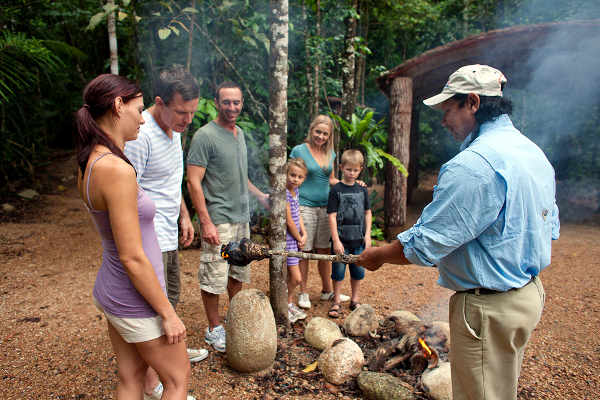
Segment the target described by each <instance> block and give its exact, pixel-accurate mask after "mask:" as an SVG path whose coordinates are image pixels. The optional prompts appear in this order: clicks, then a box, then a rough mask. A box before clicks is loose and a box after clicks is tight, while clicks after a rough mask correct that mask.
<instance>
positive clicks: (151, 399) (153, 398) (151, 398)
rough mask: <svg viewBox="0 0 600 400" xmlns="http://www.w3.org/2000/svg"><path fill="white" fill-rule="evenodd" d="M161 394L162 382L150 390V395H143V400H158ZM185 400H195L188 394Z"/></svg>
mask: <svg viewBox="0 0 600 400" xmlns="http://www.w3.org/2000/svg"><path fill="white" fill-rule="evenodd" d="M162 393H163V385H162V382H158V385H156V387H155V388H154V389H153V390H152V393H151V394H146V393H144V400H160V398H161V397H162ZM186 400H196V398H195V397H194V396H192V395H190V394H188V395H187V397H186Z"/></svg>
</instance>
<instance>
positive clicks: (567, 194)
mask: <svg viewBox="0 0 600 400" xmlns="http://www.w3.org/2000/svg"><path fill="white" fill-rule="evenodd" d="M552 3H553V4H548V2H544V9H546V10H548V9H554V10H555V11H556V10H561V9H562V10H563V12H567V11H568V12H569V14H563V15H570V17H569V19H570V20H583V19H587V20H588V25H587V27H584V25H583V24H585V22H586V21H579V23H580V24H579V25H576V23H574V24H570V23H564V24H562V25H561V24H557V26H556V30H555V31H553V33H551V34H550V35H548V36H547V37H546V39H545V40H544V42H543V43H542V44H541V45H537V46H536V48H535V49H533V51H532V52H531V53H530V55H529V57H528V58H527V59H524V60H523V64H522V65H523V68H522V69H523V70H526V71H530V73H529V79H528V80H527V83H526V84H525V85H524V86H523V87H522V88H519V89H512V88H511V86H510V85H511V78H510V76H507V77H508V85H507V90H506V95H507V97H508V98H510V99H511V100H512V101H513V102H514V105H515V107H514V110H515V112H514V114H513V122H514V123H515V125H516V126H517V128H519V129H520V130H521V131H522V132H523V133H524V134H525V135H526V136H528V137H529V138H530V139H532V140H533V141H534V142H535V143H536V144H538V145H539V146H540V147H541V148H542V149H543V150H544V152H545V153H546V155H547V156H548V159H549V160H550V162H551V163H552V164H553V166H554V168H555V171H556V176H557V201H558V203H559V208H560V209H561V220H562V221H576V222H582V221H586V220H589V219H593V218H595V217H594V214H597V213H598V212H599V211H600V144H599V143H598V142H599V141H598V138H599V137H600V57H599V56H598V55H599V54H600V22H599V21H598V20H596V21H595V24H596V25H595V27H594V26H593V22H594V21H589V19H590V18H594V17H595V18H600V2H597V1H572V2H567V3H568V4H566V5H565V2H564V1H562V2H558V1H556V2H552ZM554 3H555V4H554ZM532 12H535V10H533V9H532V8H531V4H529V7H527V8H524V9H521V10H519V11H517V14H519V15H520V18H521V19H523V20H535V14H528V13H532ZM528 15H529V17H528ZM540 22H543V21H540ZM515 69H518V67H517V68H515Z"/></svg>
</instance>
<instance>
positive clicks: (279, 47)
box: [269, 0, 289, 324]
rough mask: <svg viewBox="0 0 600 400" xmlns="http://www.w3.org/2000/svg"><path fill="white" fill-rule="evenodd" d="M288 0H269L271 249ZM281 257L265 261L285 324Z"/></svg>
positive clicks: (277, 219) (277, 203)
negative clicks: (267, 263) (267, 262)
mask: <svg viewBox="0 0 600 400" xmlns="http://www.w3.org/2000/svg"><path fill="white" fill-rule="evenodd" d="M288 18H289V17H288V0H271V29H270V41H271V51H270V55H269V70H270V71H269V75H270V77H271V79H270V82H271V85H270V89H269V92H270V93H269V173H270V180H271V236H270V237H269V244H270V246H271V249H275V250H283V249H285V233H286V223H285V218H286V197H285V183H286V173H285V163H286V159H287V153H286V149H287V86H288ZM285 261H286V260H285V258H284V256H273V257H271V259H270V261H269V296H270V300H271V307H273V312H274V314H275V320H276V321H277V323H278V324H282V323H286V324H287V323H289V322H288V313H287V283H286V281H287V280H286V277H287V268H286V263H285Z"/></svg>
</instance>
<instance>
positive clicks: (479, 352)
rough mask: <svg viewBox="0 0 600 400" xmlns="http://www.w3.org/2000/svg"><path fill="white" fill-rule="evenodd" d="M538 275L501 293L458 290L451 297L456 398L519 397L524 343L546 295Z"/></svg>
mask: <svg viewBox="0 0 600 400" xmlns="http://www.w3.org/2000/svg"><path fill="white" fill-rule="evenodd" d="M545 297H546V295H545V293H544V288H543V286H542V282H541V281H540V279H539V278H538V277H536V278H534V279H533V280H532V281H531V282H529V283H528V284H527V285H525V286H523V287H522V288H520V289H513V290H509V291H507V292H503V293H498V294H481V295H476V294H469V293H465V292H457V293H455V294H454V295H452V297H451V298H450V310H449V319H450V337H451V345H450V362H451V374H452V396H453V399H454V400H463V399H469V400H484V399H485V400H496V399H497V400H507V399H516V398H517V385H518V380H519V374H520V372H521V365H522V362H523V354H524V352H525V347H526V346H527V342H528V341H529V337H530V336H531V332H532V331H533V329H534V328H535V327H536V325H537V323H538V322H539V320H540V318H541V315H542V309H543V308H544V301H545Z"/></svg>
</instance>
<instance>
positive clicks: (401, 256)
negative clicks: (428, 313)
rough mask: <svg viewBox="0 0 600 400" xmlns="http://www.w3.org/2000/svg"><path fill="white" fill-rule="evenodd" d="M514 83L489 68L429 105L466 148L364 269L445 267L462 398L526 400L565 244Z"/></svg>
mask: <svg viewBox="0 0 600 400" xmlns="http://www.w3.org/2000/svg"><path fill="white" fill-rule="evenodd" d="M505 83H506V78H505V77H504V75H503V74H502V73H501V72H500V71H498V70H496V69H494V68H491V67H489V66H486V65H469V66H465V67H462V68H460V69H458V70H457V71H456V72H454V73H453V74H452V75H450V78H449V79H448V82H447V83H446V85H445V86H444V89H443V90H442V92H441V93H440V94H438V95H436V96H433V97H431V98H429V99H426V100H425V101H424V103H425V104H426V105H428V106H430V107H433V108H436V109H439V110H442V111H443V113H444V116H443V119H442V125H443V126H444V127H445V128H446V129H448V130H449V131H450V133H451V134H452V136H453V137H454V138H455V139H456V140H457V141H459V142H462V145H461V151H460V152H459V154H458V155H456V156H455V157H454V158H452V159H451V160H450V161H448V162H447V163H446V164H444V165H443V166H442V168H441V169H440V173H439V176H438V184H437V186H436V187H435V188H434V194H433V201H432V202H431V203H430V204H429V205H427V207H425V209H424V210H423V213H422V214H421V216H420V217H419V219H418V220H417V222H416V223H415V225H414V226H412V227H411V228H410V229H409V230H407V231H405V232H402V233H401V234H399V235H398V240H395V241H394V242H393V243H391V244H389V245H386V246H383V247H379V248H371V249H367V250H366V251H365V252H363V253H362V254H361V256H360V257H359V260H358V262H357V264H360V265H363V266H365V267H366V268H368V269H370V270H376V269H378V268H379V267H380V266H381V265H382V264H383V263H386V262H387V263H393V264H417V265H423V266H437V268H438V270H439V280H438V283H439V284H440V285H441V286H443V287H446V288H448V289H451V290H454V291H456V293H455V294H454V295H453V296H452V297H451V298H450V306H449V321H450V336H451V340H452V344H451V352H452V353H451V371H452V391H453V398H454V399H455V400H458V399H510V398H513V399H516V397H517V385H518V378H519V374H520V370H521V364H522V361H523V354H524V351H525V347H526V345H527V342H528V340H529V337H530V335H531V332H532V331H533V329H534V328H535V326H536V325H537V323H538V322H539V320H540V317H541V313H542V308H543V305H544V300H545V293H544V289H543V287H542V283H541V281H540V279H539V277H538V275H539V273H540V271H541V270H542V269H544V268H545V267H547V266H548V265H549V264H550V254H551V242H552V240H555V239H558V236H559V228H560V224H559V220H558V207H557V206H556V200H555V179H554V169H553V168H552V166H551V165H550V163H549V162H548V160H547V158H546V156H545V155H544V153H543V152H542V150H540V148H539V147H538V146H536V145H535V144H534V143H533V142H532V141H530V140H529V139H528V138H526V137H525V136H524V135H522V134H521V133H520V132H519V131H518V130H517V129H516V128H515V127H514V126H513V124H512V122H511V120H510V118H509V116H508V114H509V113H510V112H511V111H512V104H511V102H510V101H509V100H507V99H505V98H503V97H502V89H503V87H504V84H505Z"/></svg>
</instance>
